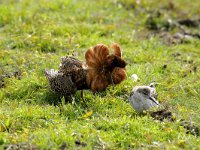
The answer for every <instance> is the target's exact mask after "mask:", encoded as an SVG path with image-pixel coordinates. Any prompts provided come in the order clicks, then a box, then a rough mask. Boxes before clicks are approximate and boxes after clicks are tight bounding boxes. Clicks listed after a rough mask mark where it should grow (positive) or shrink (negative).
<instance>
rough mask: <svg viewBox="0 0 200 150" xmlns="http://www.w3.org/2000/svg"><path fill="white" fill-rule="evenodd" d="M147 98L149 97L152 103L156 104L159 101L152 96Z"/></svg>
mask: <svg viewBox="0 0 200 150" xmlns="http://www.w3.org/2000/svg"><path fill="white" fill-rule="evenodd" d="M149 99H150V100H151V101H153V102H154V103H156V105H159V103H158V102H157V101H156V99H155V98H154V97H149Z"/></svg>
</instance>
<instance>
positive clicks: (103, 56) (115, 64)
mask: <svg viewBox="0 0 200 150" xmlns="http://www.w3.org/2000/svg"><path fill="white" fill-rule="evenodd" d="M111 47H112V48H113V49H114V53H113V54H110V50H109V48H108V46H106V45H104V44H97V45H95V46H94V47H92V48H89V49H88V50H87V51H86V53H85V62H83V61H80V60H78V59H77V58H74V57H71V56H64V57H62V58H61V64H60V66H59V69H58V70H57V71H56V70H54V69H50V70H49V69H45V76H46V79H47V81H48V83H49V85H50V89H51V91H53V92H54V93H55V94H57V95H58V97H60V98H61V97H63V96H64V98H65V101H71V96H72V95H74V94H75V93H76V91H78V90H81V91H82V90H87V89H89V90H91V91H92V92H100V91H103V90H105V89H106V88H107V87H108V86H109V85H115V84H119V83H121V82H122V81H123V80H125V79H126V77H127V75H126V69H125V66H126V62H125V61H124V60H123V59H122V50H121V48H120V46H119V44H116V43H114V44H112V46H111ZM60 98H59V99H60Z"/></svg>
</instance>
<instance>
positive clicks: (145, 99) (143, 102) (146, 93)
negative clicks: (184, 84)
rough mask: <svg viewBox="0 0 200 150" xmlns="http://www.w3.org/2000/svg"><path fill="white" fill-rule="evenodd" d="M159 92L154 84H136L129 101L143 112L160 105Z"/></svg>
mask: <svg viewBox="0 0 200 150" xmlns="http://www.w3.org/2000/svg"><path fill="white" fill-rule="evenodd" d="M156 99H157V92H156V89H155V87H154V85H153V84H151V85H150V86H136V87H134V88H133V90H132V92H131V94H130V97H129V102H130V104H131V106H132V107H133V108H134V109H135V110H136V111H137V112H138V113H142V112H143V111H147V110H149V109H150V108H152V107H158V105H159V103H158V101H157V100H156Z"/></svg>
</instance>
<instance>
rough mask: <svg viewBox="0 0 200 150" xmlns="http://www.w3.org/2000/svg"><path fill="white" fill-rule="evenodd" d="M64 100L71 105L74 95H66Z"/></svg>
mask: <svg viewBox="0 0 200 150" xmlns="http://www.w3.org/2000/svg"><path fill="white" fill-rule="evenodd" d="M64 98H65V102H68V103H71V102H72V95H71V94H69V95H64Z"/></svg>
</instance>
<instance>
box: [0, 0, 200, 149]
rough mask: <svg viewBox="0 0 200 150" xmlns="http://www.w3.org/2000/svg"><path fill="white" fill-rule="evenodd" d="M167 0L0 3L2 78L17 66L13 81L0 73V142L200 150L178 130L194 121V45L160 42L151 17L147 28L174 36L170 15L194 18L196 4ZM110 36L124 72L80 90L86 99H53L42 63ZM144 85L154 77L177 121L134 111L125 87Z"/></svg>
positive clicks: (197, 83) (197, 49)
mask: <svg viewBox="0 0 200 150" xmlns="http://www.w3.org/2000/svg"><path fill="white" fill-rule="evenodd" d="M138 2H139V1H138ZM173 3H174V9H170V8H169V5H168V2H167V1H166V2H160V1H158V0H151V1H148V0H144V1H140V3H137V1H132V0H130V1H129V0H93V1H91V0H84V1H82V0H73V1H70V0H37V1H36V0H24V1H19V0H8V1H7V0H3V1H0V76H2V75H6V74H13V73H14V72H15V71H18V72H19V74H20V78H21V79H20V80H19V79H18V77H17V78H16V77H11V78H5V81H4V84H5V87H3V88H0V148H1V149H4V148H6V147H8V146H9V145H10V144H12V145H15V146H16V144H18V146H21V147H22V146H23V145H24V146H25V149H27V148H30V147H31V146H35V147H37V148H39V149H58V148H60V147H61V145H63V143H66V146H67V148H68V149H78V148H83V149H98V148H99V149H135V148H136V149H180V148H185V149H200V138H199V137H198V136H195V135H191V134H186V130H185V129H184V128H183V127H182V126H180V120H181V119H185V120H187V121H191V122H193V123H194V124H195V125H196V126H200V117H199V114H200V88H199V87H200V71H199V66H200V58H199V56H200V41H199V39H197V38H196V39H195V38H193V39H190V40H188V41H186V42H184V43H179V44H165V42H164V41H162V39H161V38H160V37H159V36H158V34H156V32H154V31H151V30H150V28H149V22H148V21H149V18H150V17H154V19H153V20H151V22H150V24H151V25H154V26H158V27H159V28H160V29H163V30H164V31H163V32H169V33H176V32H177V31H178V30H179V29H178V28H177V27H176V26H175V27H172V28H170V29H169V28H166V27H167V24H166V23H167V20H168V19H172V20H173V21H176V20H179V19H186V18H198V17H199V14H200V10H199V5H200V2H199V1H198V0H194V1H192V2H191V1H189V0H177V1H174V2H173ZM158 12H159V13H161V15H160V16H159V17H158V16H157V17H156V14H157V13H158ZM184 28H185V29H187V30H189V31H191V32H199V30H200V27H197V28H192V27H184ZM167 30H168V31H167ZM112 42H117V43H119V44H120V45H121V46H122V48H123V57H124V59H125V60H126V61H127V63H128V66H127V74H128V77H129V78H128V79H127V80H126V81H124V82H122V83H121V84H120V85H117V86H115V87H109V88H108V89H107V90H106V91H105V92H102V93H98V94H95V95H94V94H93V93H92V92H90V91H85V92H84V101H83V100H82V99H81V98H80V93H79V92H77V93H76V95H75V96H74V101H73V103H70V104H65V103H64V102H62V103H58V104H57V105H53V103H55V97H54V96H53V95H52V93H51V92H50V91H49V88H48V83H47V81H46V79H45V77H44V69H45V68H54V69H58V66H59V63H60V60H61V59H60V58H61V57H62V56H65V55H73V56H75V57H77V58H79V59H81V60H84V53H85V51H86V50H87V49H88V48H89V47H91V46H94V45H95V44H97V43H104V44H107V45H110V44H111V43H112ZM176 54H180V55H176ZM164 65H165V66H167V67H166V68H163V66H164ZM195 68H196V70H195ZM132 74H137V75H138V76H139V78H140V80H139V81H138V82H133V80H132V79H131V78H130V76H131V75H132ZM1 82H2V81H0V84H1ZM151 82H158V83H159V84H158V85H157V91H158V94H159V97H158V101H159V102H160V103H161V104H163V105H166V106H168V107H169V108H170V109H171V110H172V112H173V113H174V115H175V117H176V121H175V122H169V121H164V122H159V121H156V120H153V119H152V118H151V117H149V116H148V115H146V116H141V115H138V114H137V113H136V112H135V111H134V110H133V109H132V107H131V106H130V105H129V103H128V101H127V99H128V96H129V93H130V91H131V89H132V88H133V87H134V86H136V85H148V84H149V83H151ZM77 143H79V144H77Z"/></svg>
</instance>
